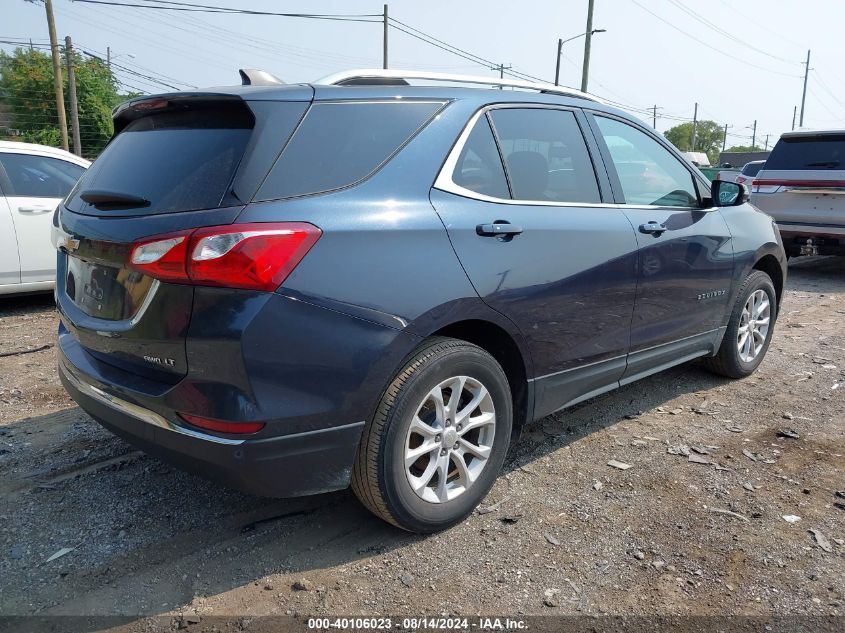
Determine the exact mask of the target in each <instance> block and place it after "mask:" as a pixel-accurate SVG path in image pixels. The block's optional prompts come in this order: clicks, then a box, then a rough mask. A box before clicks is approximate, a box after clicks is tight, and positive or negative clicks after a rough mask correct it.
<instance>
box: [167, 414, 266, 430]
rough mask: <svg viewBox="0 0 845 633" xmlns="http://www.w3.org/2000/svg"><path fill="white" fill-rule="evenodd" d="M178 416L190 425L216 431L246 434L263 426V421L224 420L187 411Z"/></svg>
mask: <svg viewBox="0 0 845 633" xmlns="http://www.w3.org/2000/svg"><path fill="white" fill-rule="evenodd" d="M179 417H180V418H182V419H183V420H185V422H187V423H188V424H190V425H191V426H196V427H197V428H200V429H205V430H207V431H215V432H217V433H233V434H237V435H246V434H248V433H257V432H258V431H260V430H261V429H263V428H264V426H265V424H264V422H224V421H223V420H212V419H210V418H201V417H200V416H198V415H189V414H187V413H180V414H179Z"/></svg>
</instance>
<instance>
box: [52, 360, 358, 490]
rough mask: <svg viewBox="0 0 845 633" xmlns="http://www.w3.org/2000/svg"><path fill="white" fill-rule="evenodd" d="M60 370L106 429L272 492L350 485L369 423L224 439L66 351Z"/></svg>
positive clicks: (226, 480)
mask: <svg viewBox="0 0 845 633" xmlns="http://www.w3.org/2000/svg"><path fill="white" fill-rule="evenodd" d="M59 375H60V378H61V381H62V384H63V385H64V387H65V389H67V391H68V393H69V394H70V396H71V397H72V398H73V399H74V400H75V401H76V402H77V403H78V404H79V406H81V407H82V408H83V409H84V410H85V411H86V412H87V413H88V414H90V415H91V417H93V418H94V419H95V420H97V421H98V422H99V423H100V424H102V425H103V426H104V427H105V428H106V429H108V430H109V431H111V432H112V433H114V434H115V435H117V436H119V437H121V438H123V439H124V440H126V441H127V442H129V443H130V444H132V445H134V446H137V447H138V448H140V449H141V450H143V451H144V452H146V453H149V454H150V455H154V456H156V457H159V458H161V459H163V460H164V461H167V462H170V463H172V464H173V465H175V466H177V467H178V468H181V469H183V470H187V471H189V472H193V473H195V474H197V475H200V476H203V477H206V478H208V479H212V480H214V481H217V482H219V483H222V484H224V485H227V486H230V487H232V488H237V489H239V490H242V491H244V492H248V493H250V494H255V495H259V496H265V497H295V496H300V495H309V494H318V493H321V492H329V491H332V490H340V489H342V488H346V487H347V486H348V485H349V478H350V473H351V466H352V462H353V460H354V457H355V451H356V450H357V447H358V441H359V440H360V438H361V431H362V429H363V426H364V422H363V421H360V422H353V423H352V424H346V425H343V426H337V427H332V428H327V429H321V430H318V431H308V432H305V433H296V434H293V435H286V436H281V437H272V438H265V439H255V440H252V439H231V438H223V437H216V436H212V435H207V434H204V433H199V432H196V431H194V430H192V429H188V428H186V427H182V426H179V425H178V424H176V423H174V422H173V421H171V420H168V419H167V418H165V417H164V416H161V415H159V414H157V413H155V412H154V411H151V410H149V409H146V408H144V407H141V406H139V405H137V404H134V403H131V402H129V401H127V400H124V399H122V398H118V397H115V396H113V395H111V394H109V393H108V391H106V388H107V387H106V386H105V385H101V386H97V385H96V384H95V381H93V380H92V379H91V378H90V377H89V376H85V375H84V374H82V373H81V372H80V371H79V369H78V368H76V367H74V366H73V365H72V364H71V363H70V362H69V361H68V359H67V357H65V356H64V354H60V360H59Z"/></svg>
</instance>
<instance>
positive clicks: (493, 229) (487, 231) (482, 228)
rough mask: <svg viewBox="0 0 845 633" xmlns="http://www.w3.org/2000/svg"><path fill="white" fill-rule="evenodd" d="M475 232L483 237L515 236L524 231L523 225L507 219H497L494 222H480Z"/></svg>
mask: <svg viewBox="0 0 845 633" xmlns="http://www.w3.org/2000/svg"><path fill="white" fill-rule="evenodd" d="M475 232H476V233H478V234H479V235H480V236H481V237H511V238H512V237H513V236H514V235H519V234H520V233H522V227H521V226H517V225H516V224H511V223H510V222H508V221H506V220H496V221H495V222H493V223H492V224H479V225H478V226H476V227H475Z"/></svg>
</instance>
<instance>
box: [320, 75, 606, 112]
mask: <svg viewBox="0 0 845 633" xmlns="http://www.w3.org/2000/svg"><path fill="white" fill-rule="evenodd" d="M408 79H420V80H424V81H441V82H444V83H460V84H479V85H483V86H495V87H502V88H522V89H524V90H537V91H539V92H547V93H550V94H557V95H565V96H567V97H579V98H581V99H589V100H590V101H596V102H599V103H603V101H602V100H601V99H599V98H598V97H596V96H594V95H591V94H587V93H586V92H581V91H580V90H576V89H575V88H567V87H566V86H555V85H553V84H547V83H541V82H533V81H523V80H520V79H500V78H498V77H483V76H480V75H455V74H451V73H435V72H427V71H420V70H386V69H383V68H372V69H370V68H361V69H356V70H345V71H341V72H339V73H334V74H333V75H328V76H327V77H322V78H321V79H318V80H317V81H315V82H313V83H314V84H317V85H321V86H366V85H378V86H385V85H393V86H406V85H408V81H407V80H408Z"/></svg>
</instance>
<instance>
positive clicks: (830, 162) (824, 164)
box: [804, 160, 839, 169]
mask: <svg viewBox="0 0 845 633" xmlns="http://www.w3.org/2000/svg"><path fill="white" fill-rule="evenodd" d="M804 167H827V168H829V169H833V168H834V167H839V161H838V160H826V161H822V162H819V163H807V164H806V165H804Z"/></svg>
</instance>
